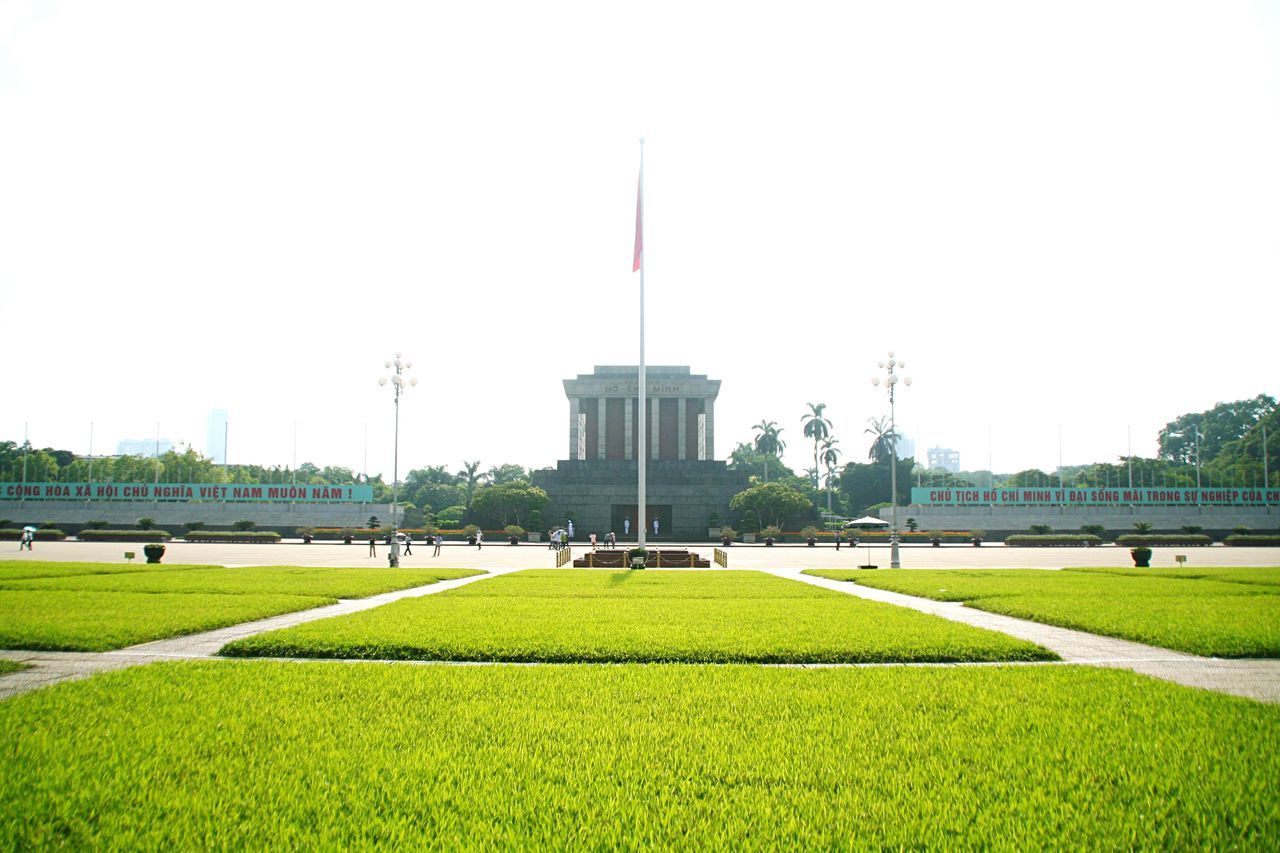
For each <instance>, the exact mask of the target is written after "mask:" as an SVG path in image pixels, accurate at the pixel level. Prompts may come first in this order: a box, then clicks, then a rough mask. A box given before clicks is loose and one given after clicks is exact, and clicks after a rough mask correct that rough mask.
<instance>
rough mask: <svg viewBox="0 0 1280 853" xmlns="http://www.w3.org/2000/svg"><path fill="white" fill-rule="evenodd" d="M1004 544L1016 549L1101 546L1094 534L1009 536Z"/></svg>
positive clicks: (1099, 540)
mask: <svg viewBox="0 0 1280 853" xmlns="http://www.w3.org/2000/svg"><path fill="white" fill-rule="evenodd" d="M1004 544H1005V545H1008V546H1010V547H1014V548H1084V547H1092V546H1094V545H1101V544H1102V540H1101V539H1100V538H1098V537H1097V536H1094V535H1093V534H1092V533H1047V534H1038V535H1037V534H1018V535H1015V536H1008V537H1006V538H1005V540H1004Z"/></svg>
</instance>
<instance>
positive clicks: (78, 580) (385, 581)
mask: <svg viewBox="0 0 1280 853" xmlns="http://www.w3.org/2000/svg"><path fill="white" fill-rule="evenodd" d="M478 574H483V573H482V572H478V571H472V570H468V569H419V568H405V567H401V568H398V569H392V568H376V569H353V568H315V567H301V566H248V567H242V568H221V567H218V568H206V569H203V570H201V571H169V572H128V573H125V572H118V573H113V574H96V575H76V576H72V577H40V578H24V579H15V580H0V589H57V590H78V591H82V592H88V591H92V590H109V591H112V592H180V593H187V592H197V593H199V592H219V593H243V594H249V593H253V594H283V595H315V596H321V597H326V598H366V597H368V596H370V595H377V594H378V593H382V592H390V591H392V590H396V589H407V588H408V587H414V586H422V585H424V584H430V583H435V582H437V581H440V580H444V579H447V578H461V577H468V576H470V575H478Z"/></svg>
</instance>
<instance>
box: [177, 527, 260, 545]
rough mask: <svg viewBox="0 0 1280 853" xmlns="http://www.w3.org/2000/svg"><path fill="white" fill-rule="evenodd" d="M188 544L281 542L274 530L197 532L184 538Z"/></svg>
mask: <svg viewBox="0 0 1280 853" xmlns="http://www.w3.org/2000/svg"><path fill="white" fill-rule="evenodd" d="M183 538H184V539H186V540H187V541H188V542H245V543H248V542H279V541H280V534H279V533H277V532H276V531H274V530H197V531H193V532H191V533H188V534H187V535H186V536H184V537H183Z"/></svg>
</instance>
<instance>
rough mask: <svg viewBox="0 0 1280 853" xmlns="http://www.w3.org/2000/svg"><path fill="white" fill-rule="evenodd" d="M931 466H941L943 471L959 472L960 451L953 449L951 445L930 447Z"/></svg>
mask: <svg viewBox="0 0 1280 853" xmlns="http://www.w3.org/2000/svg"><path fill="white" fill-rule="evenodd" d="M929 467H930V468H932V469H937V468H941V469H942V470H943V471H950V472H951V473H952V474H959V473H960V451H959V450H952V449H951V448H949V447H930V448H929Z"/></svg>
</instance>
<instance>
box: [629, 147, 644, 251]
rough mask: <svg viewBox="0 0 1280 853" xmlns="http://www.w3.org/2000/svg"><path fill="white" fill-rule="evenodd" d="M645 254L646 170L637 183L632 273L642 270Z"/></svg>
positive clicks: (641, 173) (642, 171)
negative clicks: (641, 260) (643, 255)
mask: <svg viewBox="0 0 1280 853" xmlns="http://www.w3.org/2000/svg"><path fill="white" fill-rule="evenodd" d="M643 252H644V170H641V172H640V178H639V180H638V181H637V182H636V254H635V258H634V260H633V261H632V263H631V271H632V272H635V271H636V270H638V269H640V255H641V253H643Z"/></svg>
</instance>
